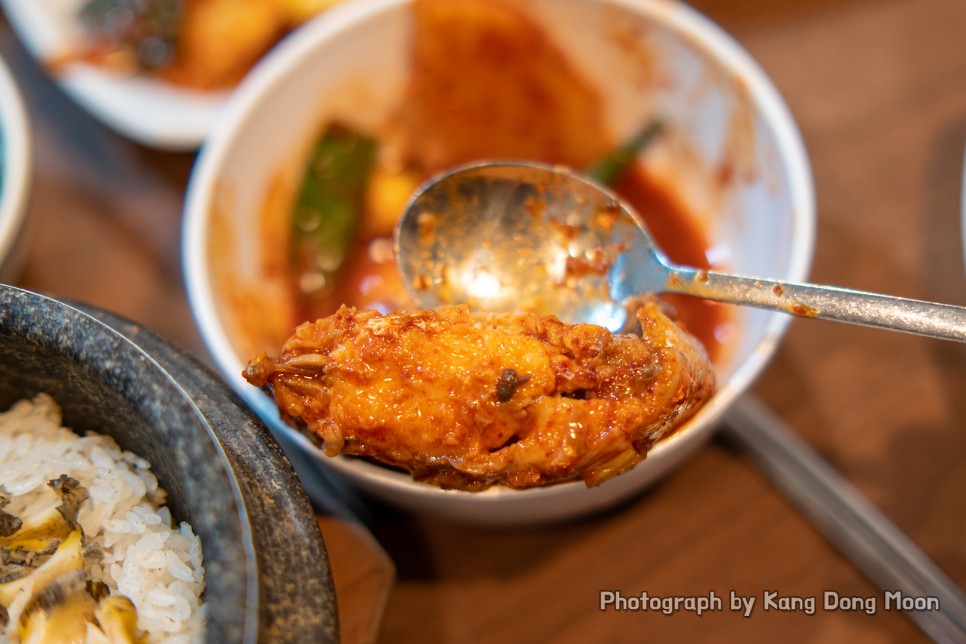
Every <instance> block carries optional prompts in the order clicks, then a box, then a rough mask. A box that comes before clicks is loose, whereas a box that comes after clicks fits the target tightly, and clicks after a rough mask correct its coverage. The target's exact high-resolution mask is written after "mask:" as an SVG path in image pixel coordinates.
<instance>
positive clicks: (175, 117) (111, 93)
mask: <svg viewBox="0 0 966 644" xmlns="http://www.w3.org/2000/svg"><path fill="white" fill-rule="evenodd" d="M0 4H2V6H3V10H4V12H5V13H6V15H7V18H8V19H9V21H10V24H11V25H13V28H14V29H15V30H16V32H17V34H18V35H19V36H20V38H21V40H23V42H24V44H25V45H26V46H27V48H28V49H29V50H30V52H31V53H32V54H33V56H34V57H35V58H36V59H37V60H38V61H39V62H40V64H41V65H45V64H48V63H49V62H50V61H52V60H56V59H57V57H58V56H62V55H64V54H65V53H69V52H70V51H72V50H73V49H74V48H76V47H77V45H78V44H79V43H80V42H81V41H82V38H83V34H82V31H81V28H80V25H79V24H78V21H77V18H76V13H77V9H78V8H79V7H80V6H81V5H82V4H83V2H82V0H0ZM54 75H55V78H56V80H57V82H58V83H59V84H60V86H61V87H63V89H64V91H65V92H66V93H67V94H68V95H70V96H71V97H72V98H73V99H74V100H75V101H77V103H79V104H80V105H81V106H82V107H83V108H84V109H86V110H87V111H88V112H90V113H91V114H93V115H94V116H95V117H96V118H97V119H99V120H100V121H102V122H103V123H105V124H106V125H107V126H108V127H111V128H113V129H115V130H117V131H118V132H120V133H121V134H123V135H125V136H127V137H129V138H131V139H134V140H135V141H137V142H139V143H143V144H144V145H147V146H150V147H154V148H160V149H165V150H193V149H195V148H197V147H199V146H200V145H201V142H202V141H203V140H204V138H205V136H206V135H207V134H208V131H209V130H210V129H211V126H212V124H213V123H214V121H215V119H216V118H217V116H218V114H219V113H220V112H221V109H222V107H223V105H224V102H225V100H226V99H227V97H228V94H229V93H230V92H229V91H218V92H212V91H197V90H191V89H186V88H183V87H178V86H176V85H172V84H170V83H164V82H161V81H158V80H155V79H152V78H150V77H148V76H132V75H119V74H116V73H111V72H108V71H106V70H104V69H101V68H99V67H96V66H94V65H89V64H84V63H80V62H78V63H70V64H67V65H64V66H58V69H57V71H56V72H54Z"/></svg>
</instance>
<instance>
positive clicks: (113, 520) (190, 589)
mask: <svg viewBox="0 0 966 644" xmlns="http://www.w3.org/2000/svg"><path fill="white" fill-rule="evenodd" d="M62 474H67V475H69V476H71V477H73V478H75V479H77V481H79V482H80V484H81V485H82V486H84V487H85V488H87V491H88V494H89V497H88V499H87V500H86V501H84V503H83V504H82V505H81V509H80V511H79V512H78V517H77V519H78V523H80V525H81V527H82V528H83V530H84V535H85V537H86V539H87V541H88V543H91V542H93V543H96V544H98V545H99V546H100V548H101V550H102V551H103V554H104V556H103V559H102V560H101V561H100V563H99V565H97V566H94V569H93V570H92V571H90V575H91V578H92V579H93V580H94V581H103V582H104V583H106V584H107V585H108V586H109V587H110V589H111V593H112V594H121V595H124V596H125V597H127V598H128V599H130V600H131V601H132V602H133V603H134V605H135V606H136V607H137V613H138V628H139V629H141V630H142V631H144V632H145V633H146V635H147V641H148V642H165V643H172V644H174V643H178V644H180V643H187V642H197V641H201V639H202V638H203V636H204V622H205V611H204V605H203V603H202V598H201V594H202V591H203V590H204V584H205V577H204V568H203V567H202V555H201V541H200V539H199V538H198V537H197V536H196V535H195V534H194V533H193V532H192V530H191V526H190V525H188V524H187V523H184V522H182V523H181V525H180V526H179V527H172V520H171V513H170V511H169V510H168V508H167V507H165V506H164V505H163V504H164V502H165V497H166V494H165V491H164V490H163V489H162V488H160V487H158V480H157V478H156V477H155V475H154V474H153V473H152V472H151V470H150V464H149V463H148V462H147V461H145V460H144V459H143V458H140V457H139V456H137V455H135V454H132V453H131V452H126V451H122V450H121V449H120V448H119V447H118V445H117V443H115V442H114V440H113V439H112V438H110V437H109V436H103V435H97V434H93V433H92V434H89V435H87V436H83V437H81V436H78V435H77V434H75V433H73V432H72V431H71V430H69V429H66V428H64V427H62V426H61V414H60V408H59V407H58V406H57V404H56V403H55V402H54V400H53V399H52V398H50V397H49V396H47V395H44V394H41V395H38V396H37V397H36V398H34V399H33V400H22V401H20V402H18V403H16V404H15V405H14V406H13V407H11V408H10V410H9V411H7V412H5V413H2V414H0V494H4V495H5V496H7V497H9V498H10V500H11V502H10V504H9V505H7V506H6V507H5V508H4V511H6V512H8V513H10V514H13V515H15V516H19V517H21V518H23V517H25V516H30V515H32V514H33V513H35V512H39V511H44V510H46V509H47V508H50V507H53V506H57V505H59V504H60V502H61V498H60V496H59V495H58V494H57V493H55V492H54V491H53V490H52V489H51V488H50V487H48V485H47V482H48V481H50V480H52V479H56V478H58V477H60V476H61V475H62ZM23 601H26V598H24V599H23ZM14 603H15V604H16V601H15V602H14ZM11 608H15V607H14V606H11ZM10 616H11V618H13V616H14V611H13V610H11V611H10ZM16 621H17V620H16V619H11V620H10V624H9V625H8V627H7V632H6V633H4V632H0V642H4V641H8V640H9V641H10V642H16V641H17V639H16V638H17V635H16Z"/></svg>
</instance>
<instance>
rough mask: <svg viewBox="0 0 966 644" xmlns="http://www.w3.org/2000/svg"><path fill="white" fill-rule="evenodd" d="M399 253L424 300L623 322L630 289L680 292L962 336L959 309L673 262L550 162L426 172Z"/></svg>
mask: <svg viewBox="0 0 966 644" xmlns="http://www.w3.org/2000/svg"><path fill="white" fill-rule="evenodd" d="M395 251H396V261H397V263H398V265H399V269H400V271H401V273H402V276H403V280H404V282H405V284H406V287H407V288H408V289H409V291H410V294H411V295H412V296H413V298H414V300H415V301H416V303H417V304H418V305H419V306H421V307H423V308H435V307H438V306H440V305H443V304H458V303H467V304H470V305H471V306H474V308H480V309H484V310H488V311H493V312H501V311H508V310H512V309H514V308H519V307H527V308H531V309H534V310H536V311H538V312H541V313H552V314H555V315H557V316H558V317H560V318H561V319H562V320H565V321H568V322H590V323H593V324H599V325H601V326H604V327H606V328H608V329H610V330H611V331H619V330H621V329H622V328H623V327H624V324H625V322H626V321H627V317H628V312H627V306H626V302H627V300H628V298H633V297H635V296H639V295H641V294H646V293H685V294H688V295H694V296H697V297H702V298H707V299H711V300H717V301H720V302H731V303H733V304H747V305H751V306H756V307H759V308H764V309H771V310H775V311H781V312H783V313H790V314H793V315H799V316H802V317H812V318H822V319H829V320H837V321H840V322H848V323H851V324H860V325H865V326H871V327H879V328H883V329H891V330H894V331H903V332H906V333H914V334H918V335H925V336H931V337H935V338H943V339H949V340H958V341H960V342H966V308H964V307H961V306H953V305H949V304H934V303H931V302H923V301H919V300H910V299H904V298H899V297H892V296H888V295H878V294H875V293H867V292H863V291H856V290H851V289H844V288H837V287H831V286H816V285H812V284H800V283H789V282H782V281H776V280H770V279H762V278H757V277H741V276H737V275H729V274H725V273H719V272H715V271H705V270H700V269H697V268H692V267H687V266H677V265H674V264H672V263H671V262H670V261H669V260H668V258H667V257H666V256H665V255H664V253H663V252H661V250H660V249H659V248H658V247H657V245H656V244H655V243H654V241H653V240H652V239H651V236H650V234H649V233H648V231H647V228H646V227H645V226H644V223H643V221H642V220H641V218H640V216H638V215H637V214H636V213H634V212H633V211H632V210H631V209H630V208H629V207H628V206H627V205H626V204H624V203H622V202H621V201H620V199H619V198H618V197H617V196H616V195H615V194H614V193H612V192H611V191H609V190H608V189H606V188H604V187H602V186H600V185H598V184H597V183H595V182H593V181H591V180H590V179H588V178H586V177H584V176H581V175H579V174H576V173H574V172H571V171H569V170H567V169H564V168H562V167H556V166H550V165H544V164H537V163H523V162H486V163H481V164H475V165H470V166H464V167H461V168H457V169H455V170H453V171H451V172H448V173H446V174H444V175H441V176H439V177H437V178H435V179H433V180H431V181H429V182H428V183H427V184H426V185H424V186H423V187H422V188H421V189H420V191H419V192H417V194H416V195H415V196H414V197H413V198H412V200H411V201H410V203H409V205H408V207H407V209H406V211H405V212H404V213H403V216H402V218H401V220H400V222H399V225H398V226H397V228H396V238H395Z"/></svg>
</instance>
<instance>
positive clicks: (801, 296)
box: [664, 267, 966, 342]
mask: <svg viewBox="0 0 966 644" xmlns="http://www.w3.org/2000/svg"><path fill="white" fill-rule="evenodd" d="M664 290H665V292H668V293H686V294H688V295H694V296H697V297H703V298H705V299H709V300H716V301H719V302H730V303H732V304H747V305H751V306H756V307H758V308H763V309H771V310H774V311H781V312H783V313H791V314H792V315H798V316H800V317H808V318H821V319H825V320H837V321H839V322H848V323H850V324H859V325H863V326H870V327H876V328H880V329H890V330H892V331H902V332H905V333H913V334H916V335H925V336H929V337H932V338H940V339H945V340H956V341H959V342H966V307H962V306H955V305H952V304H936V303H933V302H923V301H921V300H910V299H906V298H901V297H894V296H891V295H879V294H877V293H868V292H865V291H856V290H852V289H846V288H839V287H835V286H817V285H813V284H798V283H792V282H779V281H775V280H767V279H761V278H757V277H742V276H738V275H729V274H727V273H719V272H716V271H704V270H699V269H693V268H687V267H673V268H668V276H667V281H666V285H665V289H664Z"/></svg>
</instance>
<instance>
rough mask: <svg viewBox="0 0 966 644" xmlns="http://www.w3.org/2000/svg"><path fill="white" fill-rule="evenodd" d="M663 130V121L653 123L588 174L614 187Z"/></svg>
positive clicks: (588, 171)
mask: <svg viewBox="0 0 966 644" xmlns="http://www.w3.org/2000/svg"><path fill="white" fill-rule="evenodd" d="M663 129H664V123H663V122H662V121H660V120H654V121H651V122H650V123H648V124H647V125H646V126H644V128H643V129H641V131H640V132H638V133H637V134H636V135H634V137H633V138H631V139H630V140H629V141H627V142H626V143H624V145H622V146H620V147H619V148H617V149H616V150H614V151H613V152H611V153H610V154H609V155H607V157H605V158H604V159H603V160H601V161H600V162H599V163H597V165H595V166H593V167H591V168H589V169H588V170H587V172H586V174H587V175H588V176H589V177H590V178H591V179H594V180H596V181H598V182H599V183H602V184H604V185H605V186H607V185H612V184H613V183H614V182H615V181H617V180H618V179H619V178H620V176H621V174H623V172H624V171H625V170H627V168H628V167H630V165H631V163H633V162H634V159H636V158H637V153H638V152H640V151H641V150H642V149H643V148H644V146H646V145H647V144H648V143H650V142H651V141H652V140H654V138H655V137H657V135H658V134H660V133H661V131H662V130H663Z"/></svg>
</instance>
